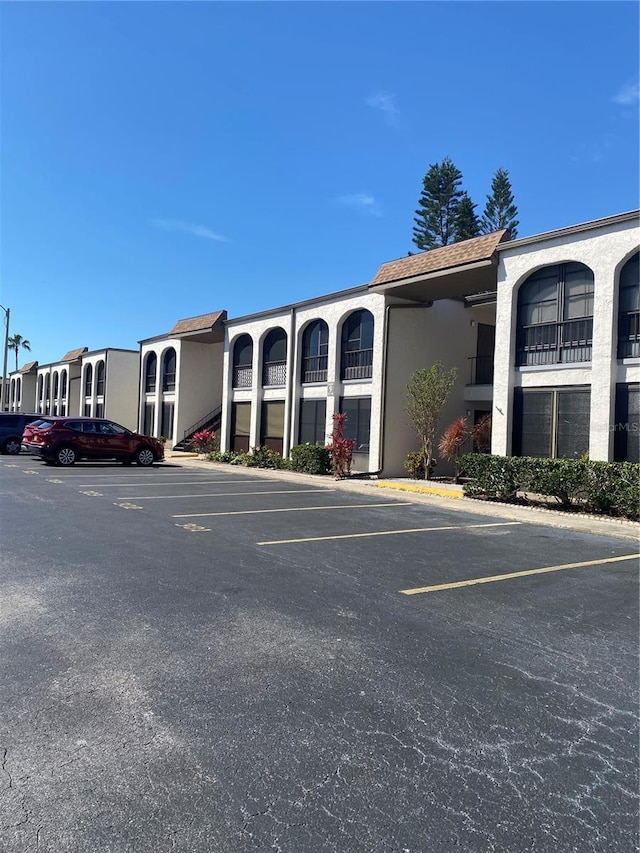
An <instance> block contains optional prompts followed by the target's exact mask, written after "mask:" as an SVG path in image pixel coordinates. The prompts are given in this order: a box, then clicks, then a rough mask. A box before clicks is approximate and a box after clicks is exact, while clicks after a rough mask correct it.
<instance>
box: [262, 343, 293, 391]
mask: <svg viewBox="0 0 640 853" xmlns="http://www.w3.org/2000/svg"><path fill="white" fill-rule="evenodd" d="M262 365H263V367H262V384H263V385H284V384H285V383H286V379H287V333H286V332H285V331H284V329H272V330H271V331H270V332H269V334H268V335H267V337H266V338H265V339H264V345H263V347H262Z"/></svg>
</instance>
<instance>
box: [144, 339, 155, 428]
mask: <svg viewBox="0 0 640 853" xmlns="http://www.w3.org/2000/svg"><path fill="white" fill-rule="evenodd" d="M157 373H158V356H157V355H156V354H155V352H150V353H149V355H148V356H147V360H146V362H145V369H144V392H145V394H151V393H152V392H153V391H155V390H156V381H157V379H156V375H157ZM145 435H151V433H150V432H149V433H145Z"/></svg>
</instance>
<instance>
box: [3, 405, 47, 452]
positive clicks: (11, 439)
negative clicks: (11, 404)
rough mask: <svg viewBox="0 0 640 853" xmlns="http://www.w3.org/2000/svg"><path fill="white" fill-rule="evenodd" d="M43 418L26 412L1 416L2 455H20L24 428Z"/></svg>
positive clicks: (5, 413)
mask: <svg viewBox="0 0 640 853" xmlns="http://www.w3.org/2000/svg"><path fill="white" fill-rule="evenodd" d="M41 417H42V415H36V414H27V413H26V412H2V414H0V453H10V454H12V455H14V454H16V453H20V447H21V445H22V433H23V432H24V428H25V427H26V426H27V424H30V423H31V422H32V421H36V420H38V418H41Z"/></svg>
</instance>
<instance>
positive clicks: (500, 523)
mask: <svg viewBox="0 0 640 853" xmlns="http://www.w3.org/2000/svg"><path fill="white" fill-rule="evenodd" d="M519 524H522V522H521V521H492V522H488V523H486V524H453V525H448V526H447V527H411V528H409V529H408V530H376V531H374V532H373V533H340V534H338V535H337V536H308V537H306V538H304V539H272V540H270V541H268V542H256V545H292V544H296V543H298V542H327V541H329V540H333V539H365V538H368V537H370V536H398V535H400V534H402V533H437V532H439V531H441V530H468V529H469V528H473V527H514V526H516V525H519Z"/></svg>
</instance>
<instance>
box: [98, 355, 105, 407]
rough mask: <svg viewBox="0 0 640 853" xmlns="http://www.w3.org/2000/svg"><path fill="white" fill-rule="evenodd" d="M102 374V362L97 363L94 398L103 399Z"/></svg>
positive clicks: (103, 372) (103, 369) (103, 371)
mask: <svg viewBox="0 0 640 853" xmlns="http://www.w3.org/2000/svg"><path fill="white" fill-rule="evenodd" d="M104 374H105V367H104V361H99V362H98V364H97V367H96V396H98V397H104ZM98 417H99V416H98Z"/></svg>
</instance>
